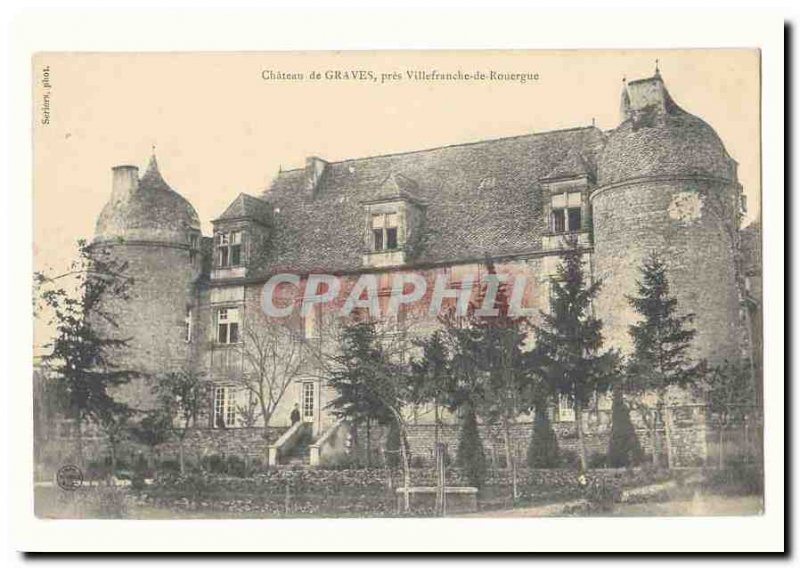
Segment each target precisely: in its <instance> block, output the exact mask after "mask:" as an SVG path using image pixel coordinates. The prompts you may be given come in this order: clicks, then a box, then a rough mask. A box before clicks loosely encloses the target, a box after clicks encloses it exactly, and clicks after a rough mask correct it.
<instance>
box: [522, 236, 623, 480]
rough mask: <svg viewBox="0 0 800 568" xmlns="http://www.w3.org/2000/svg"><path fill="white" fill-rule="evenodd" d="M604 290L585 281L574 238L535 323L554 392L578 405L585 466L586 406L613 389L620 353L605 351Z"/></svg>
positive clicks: (580, 448)
mask: <svg viewBox="0 0 800 568" xmlns="http://www.w3.org/2000/svg"><path fill="white" fill-rule="evenodd" d="M599 290H600V282H594V283H592V284H589V285H587V284H586V278H585V273H584V270H583V260H582V258H581V252H580V251H579V250H578V249H577V243H576V242H575V241H574V240H572V241H571V242H569V243H568V246H567V247H566V248H565V249H564V250H563V252H562V253H561V264H560V266H559V268H558V273H557V278H556V279H554V280H553V281H552V295H551V310H550V312H542V314H541V316H542V320H543V322H542V325H540V326H537V327H536V328H535V329H536V349H535V352H536V357H537V358H538V360H539V364H540V366H541V368H540V371H539V372H540V373H541V375H542V378H543V379H544V380H545V381H546V382H547V383H548V384H549V385H550V388H551V389H552V392H554V393H555V394H558V395H561V396H566V397H568V399H569V400H570V401H571V402H572V405H573V408H574V410H575V431H576V436H577V438H578V451H579V458H580V466H581V469H582V470H586V468H587V460H586V447H585V444H584V439H583V420H582V416H583V409H584V408H585V407H586V405H587V403H588V402H589V400H590V399H591V397H592V396H593V395H594V394H595V393H597V392H602V391H605V390H606V389H607V388H608V386H609V382H610V378H611V375H612V373H613V370H614V368H615V366H616V361H617V355H616V353H615V352H613V351H606V352H601V348H602V346H603V335H602V327H603V324H602V322H601V321H600V320H599V319H597V318H595V317H594V316H593V315H592V311H591V303H592V300H593V299H594V298H595V296H597V293H598V292H599Z"/></svg>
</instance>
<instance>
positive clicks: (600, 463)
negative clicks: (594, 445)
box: [588, 453, 613, 469]
mask: <svg viewBox="0 0 800 568" xmlns="http://www.w3.org/2000/svg"><path fill="white" fill-rule="evenodd" d="M588 462H589V463H588V465H589V469H605V468H606V467H609V464H608V456H607V455H606V454H599V453H598V454H592V455H591V456H589V459H588ZM612 467H613V466H612Z"/></svg>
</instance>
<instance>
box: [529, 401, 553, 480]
mask: <svg viewBox="0 0 800 568" xmlns="http://www.w3.org/2000/svg"><path fill="white" fill-rule="evenodd" d="M528 467H530V468H532V469H548V468H554V467H558V439H557V438H556V433H555V431H554V430H553V426H552V425H551V424H550V419H549V418H548V416H547V410H546V409H544V408H540V406H537V407H536V410H535V412H534V419H533V431H532V433H531V442H530V445H529V446H528Z"/></svg>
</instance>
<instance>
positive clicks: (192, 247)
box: [189, 233, 200, 266]
mask: <svg viewBox="0 0 800 568" xmlns="http://www.w3.org/2000/svg"><path fill="white" fill-rule="evenodd" d="M199 242H200V237H199V236H198V235H197V234H195V233H192V234H191V235H189V263H190V264H191V265H192V266H194V265H195V264H196V263H197V249H198V248H199V247H198V244H199Z"/></svg>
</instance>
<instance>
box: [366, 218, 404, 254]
mask: <svg viewBox="0 0 800 568" xmlns="http://www.w3.org/2000/svg"><path fill="white" fill-rule="evenodd" d="M397 226H398V215H397V213H380V214H377V215H373V216H372V247H373V248H372V250H373V251H375V252H380V251H385V250H397V248H398V245H397Z"/></svg>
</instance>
